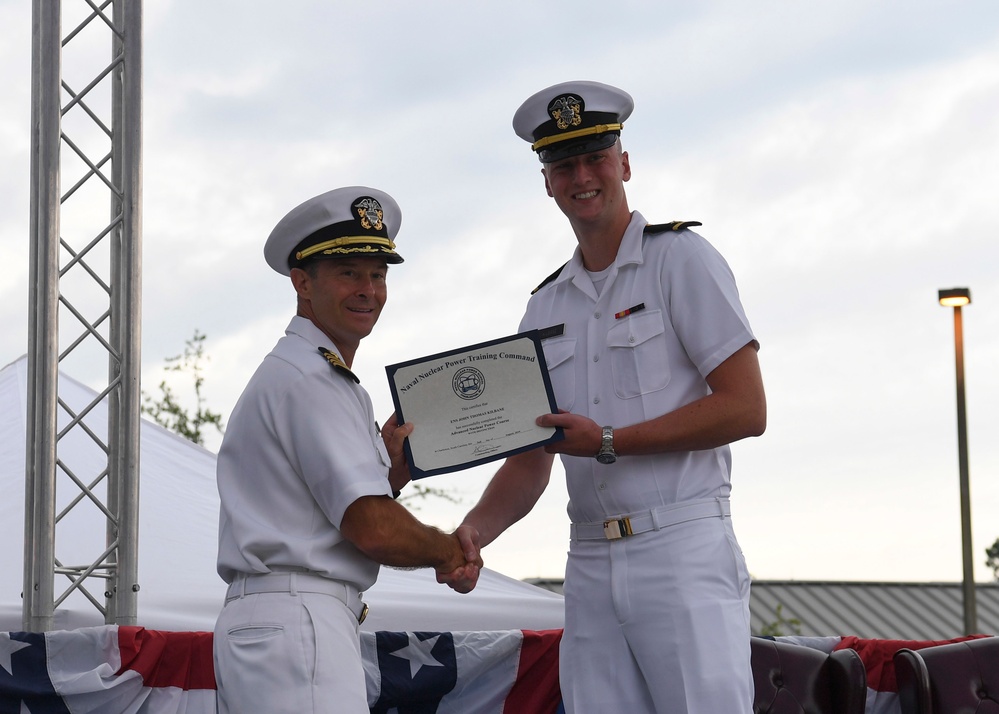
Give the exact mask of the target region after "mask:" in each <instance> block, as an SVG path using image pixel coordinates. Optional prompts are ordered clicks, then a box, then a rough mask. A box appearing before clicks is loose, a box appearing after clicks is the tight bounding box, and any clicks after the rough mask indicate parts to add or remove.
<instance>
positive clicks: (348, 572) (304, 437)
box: [217, 317, 392, 591]
mask: <svg viewBox="0 0 999 714" xmlns="http://www.w3.org/2000/svg"><path fill="white" fill-rule="evenodd" d="M321 347H322V348H326V349H329V350H331V351H335V350H336V347H335V346H334V344H333V343H332V341H331V340H330V339H329V337H327V336H326V335H325V334H324V333H323V332H322V331H321V330H319V328H317V327H316V326H315V325H314V324H313V323H312V322H311V321H309V320H307V319H305V318H303V317H294V318H292V320H291V323H290V324H289V325H288V328H287V331H286V334H285V336H284V337H283V338H281V339H280V340H279V341H278V343H277V345H276V346H275V347H274V349H273V351H272V352H271V353H270V354H269V355H268V356H267V357H266V358H265V359H264V361H263V362H262V363H261V365H260V367H259V368H258V369H257V371H256V373H255V374H254V375H253V377H252V379H251V380H250V382H249V384H248V385H247V387H246V389H245V391H244V392H243V395H242V396H241V397H240V399H239V402H238V403H237V404H236V408H235V409H234V410H233V413H232V416H231V417H230V420H229V425H228V427H227V430H226V435H225V439H224V440H223V442H222V447H221V449H220V450H219V456H218V467H217V475H218V487H219V495H220V497H221V504H222V508H221V515H220V524H219V556H218V572H219V575H221V576H222V579H223V580H225V581H226V582H230V583H231V582H232V581H233V579H234V578H235V577H236V576H237V575H238V574H240V573H247V574H252V573H269V572H272V571H282V570H307V571H311V572H312V573H315V574H317V575H321V576H324V577H327V578H331V579H334V580H340V581H342V582H346V583H349V584H351V585H353V586H354V587H356V588H357V589H358V590H360V591H364V590H366V589H367V588H368V587H370V586H371V585H372V584H373V583H374V581H375V578H376V577H377V575H378V564H377V563H376V562H374V561H372V560H371V559H369V558H368V557H367V556H365V555H364V554H363V553H361V552H360V551H359V550H358V549H357V548H355V547H354V545H353V544H351V543H349V542H348V541H346V540H344V538H343V536H342V535H341V533H340V531H339V527H340V523H341V520H342V518H343V514H344V511H345V510H346V509H347V507H348V506H349V505H350V504H351V503H353V502H354V501H355V500H356V499H358V498H360V497H362V496H383V495H384V496H391V494H392V489H391V487H390V485H389V482H388V469H389V466H390V461H389V457H388V453H387V452H386V450H385V445H384V443H383V441H382V438H381V435H380V434H379V433H378V429H377V427H376V424H375V417H374V413H373V410H372V406H371V399H370V397H369V396H368V393H367V392H366V391H365V390H364V388H362V387H361V385H360V384H358V383H357V382H356V381H355V380H354V379H353V378H352V377H351V375H350V374H348V373H346V372H341V371H338V370H334V368H333V367H332V366H331V364H330V363H329V362H327V361H326V359H325V358H324V357H323V356H322V355H321V354H320V353H319V348H321Z"/></svg>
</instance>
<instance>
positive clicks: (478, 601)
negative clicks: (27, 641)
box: [0, 357, 563, 631]
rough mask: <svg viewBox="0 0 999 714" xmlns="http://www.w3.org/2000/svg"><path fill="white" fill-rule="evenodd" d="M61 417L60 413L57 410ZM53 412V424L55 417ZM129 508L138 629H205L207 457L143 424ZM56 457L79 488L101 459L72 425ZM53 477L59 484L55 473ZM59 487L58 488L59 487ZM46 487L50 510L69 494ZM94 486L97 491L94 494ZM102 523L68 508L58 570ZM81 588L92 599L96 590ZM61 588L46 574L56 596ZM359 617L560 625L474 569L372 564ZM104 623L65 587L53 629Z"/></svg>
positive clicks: (11, 578)
mask: <svg viewBox="0 0 999 714" xmlns="http://www.w3.org/2000/svg"><path fill="white" fill-rule="evenodd" d="M27 386H28V385H27V358H26V357H21V358H20V359H18V360H17V361H15V362H12V363H11V364H9V365H7V366H6V367H4V368H3V369H2V370H0V405H2V409H0V487H2V489H3V491H2V492H3V493H4V497H3V498H2V499H0V542H2V543H7V544H8V545H7V546H6V547H4V548H0V631H13V630H20V629H22V621H21V588H22V578H23V575H22V573H23V556H24V545H23V544H24V472H25V420H26V394H27ZM94 396H95V392H94V391H93V390H91V389H90V388H88V387H86V386H85V385H83V384H80V383H79V382H77V381H75V380H73V379H72V378H70V377H67V376H66V375H63V374H60V375H59V397H60V399H61V400H62V401H64V402H65V403H67V404H68V405H69V406H70V407H71V408H74V409H82V408H83V406H84V405H85V404H87V403H89V402H90V401H91V400H92V399H93V398H94ZM61 411H62V410H60V412H61ZM65 418H66V415H65V413H61V414H60V421H63V420H65ZM85 422H86V424H87V425H88V427H89V428H90V429H92V430H93V431H94V432H95V433H96V434H98V435H100V436H101V437H102V438H103V436H104V435H106V433H107V411H106V408H105V407H104V405H103V404H102V405H100V406H99V407H98V408H96V409H94V410H93V411H92V412H91V413H90V414H88V415H87V417H86V418H85ZM140 438H141V447H140V449H141V463H140V470H141V480H140V489H139V490H140V494H139V499H140V506H139V583H140V586H141V590H140V592H139V601H138V614H139V616H138V624H139V625H141V626H143V627H147V628H150V629H160V630H211V629H212V628H213V627H214V624H215V618H216V616H217V615H218V612H219V609H220V608H221V606H222V601H223V597H224V594H225V584H224V583H223V582H222V580H221V579H219V577H218V575H217V574H216V572H215V553H216V544H217V527H218V492H217V491H216V488H215V454H213V453H211V452H210V451H208V450H206V449H203V448H201V447H200V446H198V445H196V444H194V443H192V442H190V441H187V440H186V439H183V438H182V437H180V436H178V435H176V434H174V433H172V432H170V431H168V430H166V429H163V428H162V427H160V426H159V425H157V424H155V423H152V422H149V421H146V420H143V422H142V427H141V437H140ZM59 458H60V460H61V461H63V462H65V463H66V464H67V466H68V467H69V468H70V469H72V471H73V472H74V473H75V474H77V476H78V477H81V479H82V480H83V481H84V482H85V483H89V482H90V481H91V480H92V479H94V478H95V477H96V475H97V474H99V473H100V472H101V471H102V470H103V469H104V468H105V466H106V463H107V457H106V455H105V454H104V452H103V451H102V450H101V449H100V448H99V447H98V445H97V444H95V443H94V442H93V441H92V440H91V439H90V438H89V437H87V436H86V434H84V433H83V432H82V431H81V430H79V429H75V430H73V431H71V432H70V433H69V434H67V435H66V436H65V437H63V439H62V440H61V441H60V444H59ZM60 478H62V477H60ZM60 483H61V482H60ZM69 491H75V489H71V488H66V487H63V488H62V489H61V490H60V491H59V492H57V506H56V507H57V512H58V510H60V509H62V508H63V507H64V506H65V505H66V503H68V501H69V500H70V499H71V498H72V497H74V496H75V495H76V493H71V492H69ZM103 491H104V485H103V484H102V485H101V486H100V487H98V492H101V493H102V492H103ZM104 523H105V521H104V516H103V514H101V513H100V512H99V511H98V510H97V508H96V506H93V504H91V503H89V502H82V503H80V504H77V505H76V506H75V507H74V508H73V510H71V511H70V512H69V514H68V515H67V516H66V518H64V519H63V521H61V522H60V523H59V525H58V526H57V528H56V557H57V558H58V559H59V561H60V562H61V563H64V564H71V565H78V564H81V563H89V562H91V561H92V560H93V559H94V558H95V557H96V555H98V554H100V553H101V552H102V551H103V549H104V538H105V537H104V527H105V526H104ZM96 582H97V581H95V580H88V587H89V589H90V590H91V591H92V592H94V594H95V595H96V596H97V597H98V599H99V600H100V601H101V602H103V593H102V592H95V591H96V590H98V586H96V585H95V584H94V583H96ZM68 584H69V581H68V580H66V579H64V578H62V577H61V576H60V577H57V579H56V592H57V594H58V593H61V592H63V590H64V589H65V588H66V587H67V586H68ZM365 601H366V602H367V603H368V604H369V606H370V608H371V610H370V614H369V616H368V619H367V620H366V621H365V623H364V626H363V629H365V630H394V631H407V630H408V631H414V630H419V631H447V630H458V631H468V630H506V629H533V630H543V629H557V628H561V627H562V624H563V603H562V598H561V596H559V595H556V594H553V593H550V592H548V591H546V590H543V589H541V588H537V587H535V586H533V585H530V584H527V583H523V582H520V581H518V580H514V579H512V578H508V577H506V576H503V575H500V574H499V573H496V572H493V571H490V570H488V569H487V570H484V571H483V573H482V576H481V578H480V580H479V584H478V587H477V588H476V589H475V591H474V592H472V593H470V594H468V595H458V594H457V593H455V592H453V591H452V590H450V589H449V588H447V587H445V586H442V585H438V584H437V582H436V580H435V579H434V575H433V573H432V571H430V570H406V571H403V570H391V569H388V568H382V571H381V575H379V578H378V582H377V583H376V584H375V586H374V587H373V588H372V589H371V590H370V591H369V592H368V593H367V594H366V596H365ZM101 624H104V621H103V617H102V616H101V614H100V613H99V612H98V611H97V609H96V608H95V607H94V606H93V605H92V604H91V603H90V602H89V601H87V600H86V599H85V598H84V596H83V595H82V594H80V593H76V592H74V593H73V594H72V595H70V597H69V598H67V599H66V601H65V602H64V603H63V604H62V605H61V606H60V607H59V608H58V609H57V611H56V618H55V627H56V628H57V629H75V628H77V627H85V626H91V625H101Z"/></svg>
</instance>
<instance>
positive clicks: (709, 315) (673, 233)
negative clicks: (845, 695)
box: [464, 82, 766, 714]
mask: <svg viewBox="0 0 999 714" xmlns="http://www.w3.org/2000/svg"><path fill="white" fill-rule="evenodd" d="M632 108H633V102H632V99H631V97H630V96H629V95H628V94H626V93H625V92H623V91H621V90H619V89H617V88H615V87H610V86H607V85H604V84H599V83H596V82H569V83H565V84H560V85H556V86H554V87H550V88H548V89H545V90H543V91H541V92H539V93H537V94H535V95H534V96H532V97H531V98H529V99H528V100H527V101H526V102H524V104H523V105H522V106H521V107H520V109H519V110H518V111H517V113H516V115H515V116H514V120H513V124H514V129H515V131H516V133H517V134H518V135H519V136H520V137H521V138H523V139H525V140H527V141H528V142H530V143H531V145H532V148H533V149H534V150H535V151H536V152H537V153H538V156H539V158H540V160H541V161H542V163H543V168H542V174H543V176H544V182H545V188H546V189H547V192H548V195H549V196H551V197H552V198H554V199H555V203H556V204H557V205H558V207H559V208H560V209H561V210H562V212H563V213H564V214H565V216H566V217H567V218H568V219H569V224H570V225H571V227H572V229H573V232H574V233H575V236H576V240H577V248H576V250H575V253H574V254H573V256H572V258H571V259H570V260H569V262H568V263H567V264H566V265H565V266H563V267H562V268H561V269H560V270H559V271H557V272H556V273H555V274H553V275H552V276H550V277H549V278H548V279H547V280H546V281H545V283H543V284H542V286H540V287H539V288H538V289H537V290H536V291H535V292H534V294H533V296H532V297H531V299H530V302H529V303H528V307H527V311H526V314H525V316H524V318H523V321H522V323H521V329H522V330H527V329H532V328H537V329H541V330H543V335H544V336H545V339H544V342H543V344H544V351H545V356H546V359H547V362H548V367H549V370H550V372H551V378H552V384H553V388H554V390H555V396H556V400H557V403H558V406H559V408H560V409H561V410H564V413H562V414H558V415H547V416H542V417H540V418H539V420H538V422H539V424H543V425H545V426H561V427H563V428H564V429H565V440H564V441H562V442H557V443H555V444H552V445H550V446H547V447H545V449H544V450H542V449H538V450H535V451H531V452H527V453H524V454H520V455H517V456H514V457H511V458H509V459H508V460H507V461H506V462H505V463H504V465H503V466H502V467H501V468H500V469H499V471H498V472H497V473H496V475H495V477H494V478H493V480H492V481H491V482H490V484H489V486H488V487H487V488H486V490H485V492H484V494H483V496H482V498H481V500H480V501H479V503H478V504H477V505H476V506H475V507H474V508H473V509H472V510H471V511H470V512H469V514H468V516H467V517H466V519H465V521H464V522H465V524H468V525H472V526H474V527H475V528H476V529H478V531H479V533H480V536H481V541H480V542H481V543H482V545H486V544H488V543H489V542H491V541H492V540H493V539H494V538H496V537H497V536H498V535H499V533H500V532H501V531H502V530H504V529H505V528H506V527H507V526H509V525H510V524H511V523H513V522H514V521H516V520H518V519H519V518H521V517H522V516H523V515H524V514H526V513H527V512H528V511H529V510H530V509H531V508H532V507H533V506H534V504H535V502H536V501H537V499H538V497H539V496H540V495H541V493H542V491H543V490H544V488H545V486H546V485H547V483H548V480H549V474H550V469H551V465H552V458H553V457H552V454H554V453H560V454H561V458H562V463H563V465H564V467H565V471H566V478H567V486H568V493H569V506H568V511H569V516H570V518H571V521H572V527H571V531H570V545H569V557H568V563H567V566H566V575H565V597H566V601H565V602H566V623H565V634H564V637H563V639H562V647H561V684H562V693H563V696H564V699H565V703H566V707H567V710H568V711H569V712H570V713H575V714H580V713H582V712H599V713H600V714H606V712H629V713H630V714H634V713H636V712H670V714H681V713H683V712H688V713H691V714H693V713H698V714H739V713H740V712H744V713H746V714H748V713H749V712H751V711H752V701H753V684H752V673H751V670H750V649H749V637H750V629H749V574H748V572H747V569H746V564H745V561H744V559H743V555H742V552H741V550H740V549H739V545H738V543H737V541H736V538H735V534H734V532H733V529H732V518H731V509H730V506H729V500H728V497H729V491H730V488H731V481H730V466H731V458H730V453H729V447H728V446H727V445H728V444H729V443H731V442H733V441H735V440H737V439H742V438H744V437H747V436H755V435H759V434H761V433H762V432H763V430H764V429H765V426H766V401H765V396H764V390H763V384H762V379H761V376H760V368H759V363H758V360H757V354H756V353H757V348H758V344H757V342H756V339H755V337H754V336H753V333H752V331H751V329H750V326H749V322H748V320H747V318H746V315H745V313H744V312H743V308H742V306H741V304H740V301H739V295H738V291H737V289H736V285H735V280H734V278H733V276H732V273H731V271H730V270H729V267H728V265H727V264H726V263H725V261H724V259H723V258H722V256H721V255H720V254H719V253H718V252H717V251H716V250H715V249H714V248H713V247H712V246H711V245H710V244H709V243H708V242H707V241H706V240H704V238H702V237H701V236H699V235H698V234H696V233H694V232H692V231H691V230H689V228H690V226H692V225H700V224H697V223H679V222H677V223H669V224H662V225H649V224H648V223H647V221H646V220H645V218H644V217H643V216H642V215H641V214H640V213H638V212H637V211H631V210H630V209H629V208H628V201H627V197H626V195H625V191H624V183H625V182H626V181H628V180H629V179H630V178H631V164H630V159H629V156H628V153H627V152H625V151H623V150H622V148H621V144H620V138H619V135H620V132H621V129H622V127H623V123H624V121H625V120H626V119H627V118H628V117H629V115H630V114H631V111H632Z"/></svg>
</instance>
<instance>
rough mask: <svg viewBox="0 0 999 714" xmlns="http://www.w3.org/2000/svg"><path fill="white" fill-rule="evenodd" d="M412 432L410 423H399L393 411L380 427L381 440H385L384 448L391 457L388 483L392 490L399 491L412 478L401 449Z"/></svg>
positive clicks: (403, 451)
mask: <svg viewBox="0 0 999 714" xmlns="http://www.w3.org/2000/svg"><path fill="white" fill-rule="evenodd" d="M412 433H413V425H412V423H410V422H406V423H405V424H399V419H398V418H397V417H396V415H395V412H393V413H392V416H390V417H389V418H388V421H387V422H385V426H383V427H382V441H384V442H385V449H386V450H387V451H388V454H389V458H390V459H392V466H391V467H390V468H389V483H390V484H391V485H392V490H393V491H401V490H402V487H403V486H405V485H406V484H407V483H409V482H410V480H412V479H411V477H410V474H409V464H408V463H407V462H406V452H405V450H404V449H403V444H404V443H405V441H406V437H408V436H409V435H410V434H412Z"/></svg>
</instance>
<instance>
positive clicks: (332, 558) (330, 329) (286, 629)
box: [214, 186, 482, 714]
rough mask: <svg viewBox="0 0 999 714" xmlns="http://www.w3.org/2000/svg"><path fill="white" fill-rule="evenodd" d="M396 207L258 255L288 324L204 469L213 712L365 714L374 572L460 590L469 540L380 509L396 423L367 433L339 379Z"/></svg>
mask: <svg viewBox="0 0 999 714" xmlns="http://www.w3.org/2000/svg"><path fill="white" fill-rule="evenodd" d="M401 218H402V216H401V212H400V210H399V206H398V205H397V204H396V202H395V201H394V200H393V199H392V198H391V197H390V196H389V195H388V194H386V193H384V192H382V191H378V190H376V189H372V188H366V187H363V186H351V187H347V188H341V189H336V190H334V191H329V192H327V193H324V194H322V195H320V196H316V197H315V198H312V199H309V200H308V201H306V202H305V203H303V204H301V205H300V206H298V207H297V208H295V209H293V210H292V211H291V212H290V213H288V215H287V216H285V217H284V218H283V219H281V221H280V222H279V223H278V224H277V226H276V227H275V228H274V230H273V232H272V233H271V234H270V237H269V238H268V239H267V243H266V246H265V248H264V255H265V258H266V260H267V262H268V264H269V265H270V266H271V267H272V268H274V270H276V271H277V272H278V273H281V274H282V275H286V276H289V277H290V278H291V283H292V285H293V287H294V289H295V292H296V295H297V315H296V316H295V317H293V318H292V320H291V323H290V324H289V325H288V328H287V330H286V332H285V336H284V337H282V338H281V339H280V340H279V341H278V343H277V345H276V346H275V347H274V349H273V351H272V352H271V353H270V354H269V355H267V357H266V358H265V359H264V361H263V363H262V364H261V365H260V367H259V368H258V369H257V371H256V373H255V374H254V375H253V377H252V378H251V380H250V382H249V384H248V385H247V387H246V389H245V391H244V392H243V395H242V396H241V397H240V399H239V402H238V403H237V404H236V407H235V409H234V410H233V413H232V416H231V418H230V419H229V425H228V428H227V431H226V434H225V438H224V439H223V442H222V447H221V450H220V451H219V456H218V469H217V476H218V488H219V495H220V498H221V515H220V525H219V555H218V572H219V575H221V576H222V579H223V580H225V581H226V582H227V583H230V586H229V590H228V594H227V597H226V604H225V607H224V609H223V610H222V613H221V614H220V615H219V618H218V621H217V623H216V628H215V639H214V643H215V647H214V649H215V652H214V653H215V669H216V679H217V684H218V697H219V711H220V712H222V714H226V713H227V712H232V713H235V712H241V713H242V714H250V713H251V712H254V713H255V712H265V713H266V714H275V713H276V712H288V713H289V714H292V713H294V714H302V713H303V712H304V713H308V712H329V713H331V714H332V713H333V712H336V713H337V714H342V713H344V712H351V713H354V712H356V713H358V714H361V713H364V714H366V713H367V712H368V705H367V700H366V695H365V681H364V672H363V670H362V664H361V654H360V646H359V640H358V625H359V623H360V620H362V619H363V618H364V614H365V611H366V606H365V605H364V603H363V602H362V601H361V593H362V592H363V591H364V590H365V589H367V588H368V587H370V586H371V585H372V583H374V581H375V578H376V577H377V575H378V567H379V563H384V564H388V565H395V566H403V567H413V566H426V567H433V568H435V569H436V570H437V571H438V573H440V574H441V575H442V576H443V575H446V576H447V578H448V582H449V584H451V586H452V587H454V588H455V589H456V590H459V591H462V592H467V591H468V590H470V589H471V588H472V587H474V585H475V582H476V579H477V577H478V568H479V566H481V563H482V561H481V559H480V558H479V556H478V549H477V547H476V546H475V540H476V534H474V533H472V532H471V531H470V529H467V528H465V529H462V530H463V532H462V533H461V541H459V537H458V535H456V534H452V535H445V534H444V533H441V532H440V531H438V530H436V529H434V528H431V527H429V526H425V525H423V524H422V523H420V522H419V521H417V520H416V519H414V518H413V517H412V516H411V515H410V514H409V512H408V511H407V510H406V509H405V508H404V507H402V506H401V505H399V504H398V503H396V502H395V501H394V500H393V495H398V490H399V489H401V488H402V486H403V484H405V483H406V482H407V481H408V478H409V474H408V470H407V468H406V466H405V460H404V459H403V457H402V443H403V440H404V438H405V437H406V436H407V435H408V434H409V433H410V432H411V431H412V426H411V425H409V424H405V425H401V426H400V425H397V424H396V423H395V420H394V417H393V419H391V420H390V422H389V424H388V425H387V426H386V428H385V429H384V430H383V431H382V432H381V433H379V430H378V427H377V425H376V424H375V417H374V414H373V413H372V408H371V400H370V398H369V397H368V394H367V392H365V390H364V389H363V388H362V387H361V385H360V384H359V383H358V380H357V377H356V376H354V374H353V373H352V372H351V371H350V367H351V365H352V363H353V361H354V355H355V352H356V351H357V348H358V345H359V343H360V341H361V339H362V338H364V337H365V336H367V335H368V333H370V332H371V329H372V328H373V327H374V326H375V323H376V322H377V320H378V316H379V314H380V312H381V309H382V306H383V305H384V303H385V299H386V275H387V272H388V265H389V264H390V263H391V264H395V263H401V262H402V258H401V257H400V256H399V254H398V253H397V252H396V250H395V242H394V238H395V235H396V233H397V231H398V229H399V224H400V222H401Z"/></svg>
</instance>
